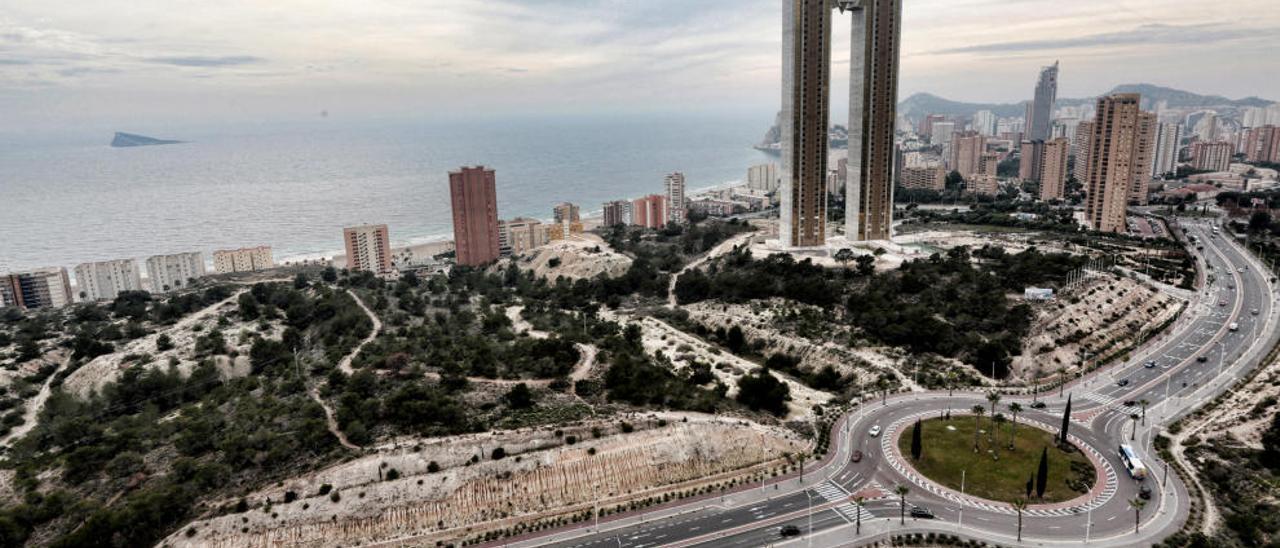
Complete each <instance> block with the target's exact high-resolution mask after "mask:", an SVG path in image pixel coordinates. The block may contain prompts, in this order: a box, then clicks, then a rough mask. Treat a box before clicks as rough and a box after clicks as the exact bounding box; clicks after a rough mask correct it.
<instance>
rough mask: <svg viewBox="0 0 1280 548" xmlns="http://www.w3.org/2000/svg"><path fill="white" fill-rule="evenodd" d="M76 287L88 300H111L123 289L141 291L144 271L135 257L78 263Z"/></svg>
mask: <svg viewBox="0 0 1280 548" xmlns="http://www.w3.org/2000/svg"><path fill="white" fill-rule="evenodd" d="M75 274H76V288H77V289H79V290H80V295H81V297H82V298H83V299H84V300H85V301H86V302H87V301H109V300H111V299H114V298H116V296H118V295H119V294H120V292H122V291H141V290H142V272H141V271H140V270H139V269H138V262H137V261H135V260H133V259H118V260H114V261H98V262H95V263H82V264H79V265H76V268H75Z"/></svg>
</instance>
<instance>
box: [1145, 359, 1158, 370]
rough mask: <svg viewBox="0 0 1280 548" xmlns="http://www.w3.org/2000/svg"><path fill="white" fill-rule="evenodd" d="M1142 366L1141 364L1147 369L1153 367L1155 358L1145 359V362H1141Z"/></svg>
mask: <svg viewBox="0 0 1280 548" xmlns="http://www.w3.org/2000/svg"><path fill="white" fill-rule="evenodd" d="M1142 366H1143V367H1145V368H1147V369H1151V368H1154V367H1155V366H1156V361H1155V360H1147V363H1144V364H1142Z"/></svg>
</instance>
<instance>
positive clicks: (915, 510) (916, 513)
mask: <svg viewBox="0 0 1280 548" xmlns="http://www.w3.org/2000/svg"><path fill="white" fill-rule="evenodd" d="M911 517H913V518H923V519H933V512H931V511H930V510H929V509H928V508H925V507H923V506H912V507H911Z"/></svg>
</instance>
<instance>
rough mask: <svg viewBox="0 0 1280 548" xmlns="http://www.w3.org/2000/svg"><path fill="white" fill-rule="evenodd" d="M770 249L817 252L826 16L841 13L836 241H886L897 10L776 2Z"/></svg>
mask: <svg viewBox="0 0 1280 548" xmlns="http://www.w3.org/2000/svg"><path fill="white" fill-rule="evenodd" d="M782 5H783V14H782V67H783V68H782V188H781V190H780V194H781V195H782V196H781V226H780V228H779V236H780V243H781V245H782V246H783V247H786V248H816V247H824V246H826V245H827V238H828V237H829V236H832V235H834V231H832V233H829V232H828V230H827V185H826V181H827V167H828V166H827V164H828V161H827V160H828V140H827V130H828V125H829V124H830V117H831V104H830V103H831V42H832V39H831V26H832V17H833V11H835V10H839V12H840V13H841V14H845V13H849V14H851V15H852V19H853V33H852V34H853V38H852V44H851V48H850V49H851V55H850V63H849V159H848V179H847V181H846V183H845V238H846V239H847V240H849V241H854V242H864V241H872V240H888V239H890V237H891V236H892V231H893V230H892V229H893V177H894V166H895V154H896V147H895V145H894V126H895V123H896V120H897V103H898V57H899V47H900V41H901V39H900V37H901V32H900V27H901V24H902V0H783V2H782Z"/></svg>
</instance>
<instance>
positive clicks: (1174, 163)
mask: <svg viewBox="0 0 1280 548" xmlns="http://www.w3.org/2000/svg"><path fill="white" fill-rule="evenodd" d="M1181 143H1182V124H1160V126H1159V127H1158V129H1157V130H1156V150H1155V154H1152V155H1151V176H1152V177H1160V176H1161V175H1164V174H1165V173H1170V172H1173V171H1174V170H1175V169H1177V167H1178V150H1179V149H1180V147H1181Z"/></svg>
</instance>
